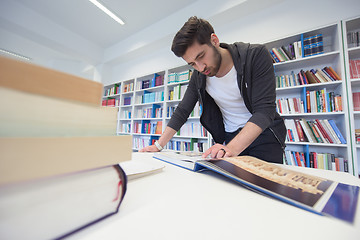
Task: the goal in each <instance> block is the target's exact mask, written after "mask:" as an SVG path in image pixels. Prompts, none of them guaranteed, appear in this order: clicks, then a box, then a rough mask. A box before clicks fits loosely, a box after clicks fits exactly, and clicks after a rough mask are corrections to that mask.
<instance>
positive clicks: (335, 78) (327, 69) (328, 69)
mask: <svg viewBox="0 0 360 240" xmlns="http://www.w3.org/2000/svg"><path fill="white" fill-rule="evenodd" d="M324 69H325V71H326V72H327V73H328V74H329V75H330V76H331V77H332V78H333V79H334V80H339V79H337V77H336V76H335V75H334V73H333V72H332V71H331V70H330V68H329V67H325V68H324Z"/></svg>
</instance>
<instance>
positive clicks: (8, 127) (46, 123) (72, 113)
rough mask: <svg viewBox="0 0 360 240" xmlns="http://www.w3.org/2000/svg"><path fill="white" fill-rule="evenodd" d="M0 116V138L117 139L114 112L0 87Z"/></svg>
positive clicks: (116, 112)
mask: <svg viewBox="0 0 360 240" xmlns="http://www.w3.org/2000/svg"><path fill="white" fill-rule="evenodd" d="M114 100H115V99H114ZM0 112H1V115H0V137H65V136H67V137H69V136H114V135H116V127H117V120H116V119H117V114H118V109H117V108H109V107H102V106H94V105H91V104H87V103H82V102H76V101H70V100H63V99H59V98H52V97H47V96H43V95H39V94H32V93H28V92H23V91H18V90H14V89H10V88H4V87H1V86H0Z"/></svg>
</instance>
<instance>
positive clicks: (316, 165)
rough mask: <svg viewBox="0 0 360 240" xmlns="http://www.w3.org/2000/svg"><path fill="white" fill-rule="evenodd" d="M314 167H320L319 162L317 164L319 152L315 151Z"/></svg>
mask: <svg viewBox="0 0 360 240" xmlns="http://www.w3.org/2000/svg"><path fill="white" fill-rule="evenodd" d="M314 168H318V164H317V153H316V152H314Z"/></svg>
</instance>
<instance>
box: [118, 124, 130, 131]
mask: <svg viewBox="0 0 360 240" xmlns="http://www.w3.org/2000/svg"><path fill="white" fill-rule="evenodd" d="M130 132H131V123H121V124H120V133H130Z"/></svg>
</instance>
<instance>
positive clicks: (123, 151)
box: [0, 136, 132, 186]
mask: <svg viewBox="0 0 360 240" xmlns="http://www.w3.org/2000/svg"><path fill="white" fill-rule="evenodd" d="M131 144H132V137H131V136H103V137H102V136H98V137H53V138H51V137H36V138H35V137H34V138H31V137H28V138H15V137H9V138H0V159H1V161H0V165H1V167H0V186H1V185H2V184H8V183H15V182H21V181H27V180H32V179H40V178H44V177H50V176H56V175H61V174H66V173H72V172H77V171H83V170H89V169H93V168H99V167H104V166H111V165H114V164H118V163H120V162H123V161H127V160H130V159H131Z"/></svg>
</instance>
